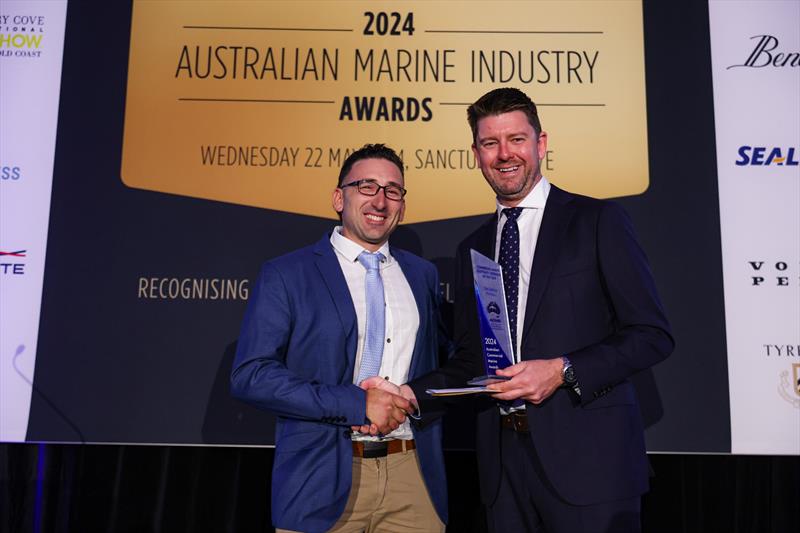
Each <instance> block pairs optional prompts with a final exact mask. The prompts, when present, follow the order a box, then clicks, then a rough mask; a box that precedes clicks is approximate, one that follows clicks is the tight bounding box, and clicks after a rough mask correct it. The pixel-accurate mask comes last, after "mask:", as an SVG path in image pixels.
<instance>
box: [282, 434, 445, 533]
mask: <svg viewBox="0 0 800 533" xmlns="http://www.w3.org/2000/svg"><path fill="white" fill-rule="evenodd" d="M277 531H278V533H291V532H289V531H288V530H285V529H278V530H277ZM330 531H331V532H335V533H361V532H367V533H378V532H381V533H382V532H387V533H405V532H409V533H410V532H415V533H422V532H424V533H443V532H444V524H443V523H442V521H441V520H439V515H437V514H436V510H435V509H434V507H433V503H432V502H431V499H430V497H429V496H428V490H427V489H426V488H425V482H424V481H423V479H422V473H421V472H420V469H419V461H418V459H417V452H416V450H409V451H406V452H398V453H393V454H391V455H387V456H386V457H380V458H376V459H363V458H360V457H354V458H353V487H352V488H351V489H350V497H349V498H348V499H347V504H346V505H345V508H344V513H342V516H341V517H340V518H339V520H338V521H337V522H336V523H335V524H334V525H333V527H332V528H331V529H330Z"/></svg>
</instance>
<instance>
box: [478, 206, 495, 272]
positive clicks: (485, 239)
mask: <svg viewBox="0 0 800 533" xmlns="http://www.w3.org/2000/svg"><path fill="white" fill-rule="evenodd" d="M475 239H476V246H475V251H476V252H480V253H482V254H483V255H485V256H486V257H488V258H489V259H491V260H492V261H494V249H495V248H496V246H497V244H496V240H497V212H495V214H494V215H493V216H492V217H491V218H490V219H489V220H487V221H486V223H485V224H484V225H483V226H481V228H479V230H478V235H476V236H475Z"/></svg>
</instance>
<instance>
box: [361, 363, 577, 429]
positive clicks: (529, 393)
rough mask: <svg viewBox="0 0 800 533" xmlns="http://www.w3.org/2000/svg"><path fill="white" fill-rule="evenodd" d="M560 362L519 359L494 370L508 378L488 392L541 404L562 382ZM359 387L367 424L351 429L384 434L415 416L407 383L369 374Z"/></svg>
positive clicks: (500, 397)
mask: <svg viewBox="0 0 800 533" xmlns="http://www.w3.org/2000/svg"><path fill="white" fill-rule="evenodd" d="M562 367H563V363H562V360H561V358H560V357H558V358H554V359H535V360H528V361H522V362H520V363H517V364H515V365H511V366H509V367H506V368H504V369H499V370H497V374H498V375H500V376H504V377H508V378H510V379H509V380H508V381H504V382H500V383H493V384H491V385H489V386H488V388H489V389H490V391H487V392H489V393H490V394H492V397H493V398H494V399H496V400H502V401H513V400H517V399H523V400H525V401H528V402H531V403H533V404H540V403H542V402H543V401H545V400H546V399H547V398H549V397H550V396H552V394H553V393H554V392H555V391H556V390H557V389H558V388H559V387H561V386H562V385H563V377H562V374H561V372H562ZM359 386H360V387H361V388H362V389H364V390H366V391H367V418H368V419H369V421H370V424H369V425H366V424H365V425H363V426H353V427H352V429H353V431H358V432H360V433H365V434H370V435H387V434H389V433H391V432H392V431H394V430H395V429H397V428H398V427H399V426H400V424H402V423H403V422H405V420H406V417H407V416H409V415H410V416H411V417H412V418H416V413H418V411H419V409H418V406H419V404H418V402H417V397H416V396H415V395H414V391H413V390H412V389H411V387H409V386H408V385H399V386H398V385H395V384H394V383H392V382H391V381H389V380H388V379H384V378H382V377H380V376H372V377H369V378H367V379H365V380H364V381H362V382H361V383H360V384H359Z"/></svg>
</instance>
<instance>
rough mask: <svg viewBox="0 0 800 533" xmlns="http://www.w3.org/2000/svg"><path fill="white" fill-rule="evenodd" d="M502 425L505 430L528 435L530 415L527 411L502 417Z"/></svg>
mask: <svg viewBox="0 0 800 533" xmlns="http://www.w3.org/2000/svg"><path fill="white" fill-rule="evenodd" d="M500 425H501V426H502V427H503V429H513V430H514V431H516V432H517V433H528V415H527V414H526V413H525V411H516V412H514V413H511V414H509V415H500Z"/></svg>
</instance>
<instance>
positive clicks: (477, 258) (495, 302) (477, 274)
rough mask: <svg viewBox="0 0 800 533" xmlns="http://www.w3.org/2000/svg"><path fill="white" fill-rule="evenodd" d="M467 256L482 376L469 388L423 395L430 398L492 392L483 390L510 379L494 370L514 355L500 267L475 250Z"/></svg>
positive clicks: (509, 361) (508, 361) (509, 364)
mask: <svg viewBox="0 0 800 533" xmlns="http://www.w3.org/2000/svg"><path fill="white" fill-rule="evenodd" d="M470 253H471V255H472V277H473V279H474V280H475V301H476V302H477V304H478V322H479V324H480V334H481V347H482V349H483V364H484V369H485V371H486V374H485V375H483V376H477V377H475V378H473V379H471V380H469V381H468V382H467V385H470V386H469V387H463V388H456V389H428V390H427V391H426V392H427V393H428V394H430V395H432V396H458V395H463V394H476V393H481V392H492V391H490V390H489V389H487V388H486V386H487V385H490V384H491V383H496V382H498V381H507V380H508V379H510V378H507V377H503V376H498V375H496V372H497V370H498V369H500V368H506V367H507V366H511V365H512V364H514V363H513V362H512V361H513V358H514V356H513V353H514V352H513V351H512V348H511V327H510V326H509V325H508V309H507V308H506V293H505V288H504V286H503V270H502V268H501V267H500V265H498V264H497V263H495V262H494V261H492V260H491V259H489V258H488V257H486V256H484V255H482V254H480V253H478V252H476V251H475V250H470Z"/></svg>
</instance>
